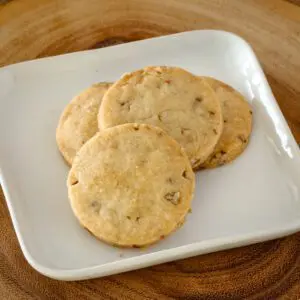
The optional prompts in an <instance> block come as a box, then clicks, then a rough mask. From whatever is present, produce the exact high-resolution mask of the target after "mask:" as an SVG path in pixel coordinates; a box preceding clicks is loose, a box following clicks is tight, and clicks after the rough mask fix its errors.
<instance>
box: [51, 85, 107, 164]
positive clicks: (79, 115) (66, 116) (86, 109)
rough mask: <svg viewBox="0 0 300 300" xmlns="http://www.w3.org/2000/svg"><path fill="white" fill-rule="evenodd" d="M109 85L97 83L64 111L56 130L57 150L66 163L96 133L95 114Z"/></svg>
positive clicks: (69, 162) (70, 162)
mask: <svg viewBox="0 0 300 300" xmlns="http://www.w3.org/2000/svg"><path fill="white" fill-rule="evenodd" d="M110 85H111V84H110V83H104V82H103V83H98V84H94V85H92V86H91V87H90V88H88V89H86V90H85V91H83V92H82V93H81V94H80V95H78V96H76V97H75V98H74V99H73V100H72V101H71V102H70V103H69V104H68V105H67V107H66V108H65V109H64V111H63V113H62V115H61V117H60V120H59V123H58V127H57V130H56V141H57V145H58V148H59V150H60V152H61V154H62V155H63V157H64V158H65V160H66V161H67V162H68V164H70V165H71V164H72V161H73V158H74V156H75V154H76V153H77V151H78V150H79V149H80V148H81V147H82V145H83V144H84V143H85V142H86V141H88V140H89V139H90V138H91V137H92V136H93V135H94V134H95V133H96V132H97V131H98V124H97V114H98V111H99V106H100V104H101V101H102V98H103V95H104V93H105V92H106V91H107V89H108V87H109V86H110Z"/></svg>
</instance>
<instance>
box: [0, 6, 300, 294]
mask: <svg viewBox="0 0 300 300" xmlns="http://www.w3.org/2000/svg"><path fill="white" fill-rule="evenodd" d="M201 28H212V29H223V30H228V31H232V32H235V33H237V34H239V35H241V36H242V37H244V38H245V39H246V40H248V41H249V42H250V43H251V44H252V46H253V48H254V49H255V51H256V53H257V55H258V57H259V59H260V61H261V62H262V65H263V68H264V70H265V72H266V74H267V77H268V80H269V82H270V84H271V87H272V89H273V92H274V94H275V96H276V99H277V100H278V102H279V105H280V107H281V109H282V111H283V113H284V115H285V117H286V118H287V120H288V123H289V125H290V127H291V129H292V132H293V134H294V136H295V138H296V140H297V141H298V142H300V97H299V96H300V1H299V0H291V1H284V0H265V1H263V0H184V1H182V0H144V1H138V0H131V1H130V0H88V1H85V0H76V1H72V0H57V1H55V0H47V1H46V0H11V1H7V0H0V66H4V65H8V64H11V63H15V62H20V61H24V60H28V59H34V58H38V57H44V56H49V55H55V54H61V53H67V52H72V51H79V50H85V49H91V48H97V47H102V46H107V45H111V44H114V43H119V42H126V41H131V40H137V39H144V38H148V37H152V36H159V35H165V34H169V33H174V32H180V31H186V30H191V29H201ZM0 88H1V87H0ZM0 238H1V239H0V295H1V299H174V298H181V299H300V233H298V234H295V235H292V236H289V237H286V238H284V239H279V240H275V241H270V242H266V243H261V244H257V245H252V246H249V247H244V248H238V249H234V250H230V251H224V252H219V253H214V254H209V255H204V256H198V257H194V258H190V259H185V260H181V261H177V262H172V263H168V264H164V265H160V266H155V267H151V268H147V269H143V270H139V271H134V272H129V273H125V274H121V275H115V276H110V277H106V278H102V279H95V280H89V281H82V282H59V281H55V280H52V279H48V278H46V277H44V276H42V275H40V274H38V273H37V272H36V271H34V270H33V269H32V268H31V267H30V266H29V265H28V264H27V262H26V261H25V259H24V257H23V255H22V253H21V250H20V247H19V245H18V242H17V239H16V235H15V233H14V230H13V228H12V224H11V220H10V217H9V214H8V211H7V207H6V204H5V200H4V196H3V194H2V193H0Z"/></svg>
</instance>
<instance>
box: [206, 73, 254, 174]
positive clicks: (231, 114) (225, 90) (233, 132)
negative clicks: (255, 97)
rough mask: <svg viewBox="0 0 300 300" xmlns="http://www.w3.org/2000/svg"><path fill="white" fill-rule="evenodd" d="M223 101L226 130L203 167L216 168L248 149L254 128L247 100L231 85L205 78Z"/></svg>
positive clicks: (224, 129)
mask: <svg viewBox="0 0 300 300" xmlns="http://www.w3.org/2000/svg"><path fill="white" fill-rule="evenodd" d="M204 78H205V79H206V81H207V83H208V84H209V85H210V86H211V87H212V89H213V90H214V91H215V92H216V94H217V97H218V98H219V99H220V101H221V105H222V109H223V118H224V128H223V132H222V135H221V137H220V140H219V142H218V144H217V146H216V148H215V150H214V152H213V154H212V155H211V156H210V157H209V158H208V159H207V160H206V161H205V163H204V164H203V165H202V166H201V167H203V168H214V167H218V166H221V165H224V164H227V163H229V162H231V161H233V160H234V159H235V158H236V157H238V156H239V155H240V154H241V153H242V152H243V151H244V149H245V148H246V146H247V144H248V141H249V136H250V133H251V128H252V110H251V107H250V104H249V103H248V102H247V101H246V99H245V98H244V97H243V96H242V95H241V94H240V93H239V92H237V91H236V90H234V89H233V88H232V87H230V86H229V85H227V84H225V83H223V82H221V81H219V80H216V79H213V78H209V77H204Z"/></svg>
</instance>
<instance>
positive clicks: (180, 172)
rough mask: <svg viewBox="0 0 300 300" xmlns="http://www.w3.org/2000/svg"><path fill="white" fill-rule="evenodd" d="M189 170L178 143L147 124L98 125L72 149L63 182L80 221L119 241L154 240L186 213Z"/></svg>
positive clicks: (190, 190)
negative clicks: (98, 128)
mask: <svg viewBox="0 0 300 300" xmlns="http://www.w3.org/2000/svg"><path fill="white" fill-rule="evenodd" d="M194 184H195V175H194V173H193V171H192V168H191V166H190V163H189V160H188V158H187V156H186V154H185V152H184V151H183V150H182V148H181V147H180V145H179V144H178V143H177V142H176V141H175V140H174V139H173V138H171V137H170V136H169V135H167V134H166V133H165V132H164V131H163V130H161V129H160V128H157V127H153V126H151V125H144V124H124V125H119V126H116V127H113V128H109V129H107V130H103V131H100V132H99V133H97V134H96V135H95V136H94V137H92V138H91V139H90V140H89V141H88V142H87V143H86V144H85V145H84V146H83V147H82V148H81V149H80V150H79V152H78V154H77V155H76V157H75V159H74V162H73V165H72V168H71V170H70V173H69V176H68V180H67V186H68V194H69V198H70V202H71V206H72V209H73V212H74V214H75V216H76V217H77V218H78V220H79V222H80V224H81V225H82V226H83V227H85V228H86V229H88V230H89V231H90V232H91V233H92V234H93V235H95V236H96V237H97V238H99V239H100V240H102V241H104V242H107V243H109V244H112V245H116V246H121V247H143V246H146V245H149V244H152V243H155V242H157V241H159V240H161V239H163V238H164V237H165V236H167V235H169V234H170V233H171V232H172V231H174V230H175V229H176V228H177V227H179V226H180V225H181V224H182V223H183V222H184V219H185V216H186V214H187V213H188V211H189V209H190V206H191V200H192V196H193V192H194Z"/></svg>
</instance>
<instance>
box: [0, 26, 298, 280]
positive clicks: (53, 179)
mask: <svg viewBox="0 0 300 300" xmlns="http://www.w3.org/2000/svg"><path fill="white" fill-rule="evenodd" d="M147 65H173V66H180V67H183V68H185V69H187V70H189V71H191V72H193V73H195V74H198V75H208V76H214V77H216V78H218V79H220V80H223V81H224V82H226V83H228V84H230V85H232V86H233V87H235V88H236V89H238V90H239V91H240V92H241V93H242V94H243V95H245V96H246V97H247V99H249V101H250V102H251V104H252V107H253V117H254V127H253V133H252V137H251V141H250V144H249V146H248V148H247V149H246V151H245V152H244V153H243V154H242V155H241V156H240V157H239V158H238V159H236V160H235V161H234V162H233V163H232V164H229V165H226V166H223V167H221V168H218V169H214V170H208V171H201V172H198V173H197V187H196V193H195V199H194V201H193V204H192V210H193V212H192V214H190V215H189V216H188V218H187V222H186V223H185V225H184V226H183V227H182V228H181V229H179V230H178V231H177V232H175V233H174V234H172V235H171V236H170V237H168V238H166V239H165V240H164V241H161V242H160V243H158V244H156V245H154V246H152V247H150V248H148V249H146V250H136V249H133V250H120V249H117V248H113V247H111V246H108V245H106V244H104V243H101V242H99V241H98V240H97V239H95V238H93V237H92V236H91V235H90V234H89V233H88V232H87V231H86V230H84V229H83V228H81V227H80V226H79V224H78V222H77V221H76V219H75V217H74V216H73V214H72V211H71V208H70V205H69V202H68V198H67V189H66V183H65V181H66V176H67V172H68V167H67V166H66V165H65V163H64V162H63V159H62V158H61V156H60V154H59V152H58V150H57V147H56V143H55V130H56V125H57V122H58V119H59V116H60V114H61V112H62V110H63V108H64V107H65V105H66V104H67V103H68V102H69V100H70V99H71V98H72V97H73V96H74V95H76V94H77V93H78V92H79V91H81V90H82V89H84V88H86V87H88V86H89V85H91V84H92V83H95V82H99V81H114V80H116V79H118V78H119V77H120V75H122V74H123V73H124V72H129V71H132V70H135V69H138V68H141V67H144V66H147ZM0 87H1V88H0V105H1V106H0V107H1V111H0V141H1V147H0V171H1V172H0V173H1V184H2V187H3V189H4V194H5V197H6V200H7V203H8V207H9V211H10V214H11V217H12V220H13V225H14V227H15V230H16V233H17V236H18V239H19V242H20V245H21V248H22V250H23V252H24V255H25V257H26V259H27V260H28V262H29V263H30V264H31V265H32V266H33V267H34V268H35V269H36V270H38V271H39V272H41V273H43V274H45V275H47V276H49V277H53V278H57V279H63V280H76V279H84V278H91V277H99V276H104V275H109V274H113V273H118V272H123V271H128V270H132V269H137V268H141V267H146V266H150V265H154V264H158V263H162V262H167V261H171V260H175V259H180V258H185V257H189V256H193V255H197V254H203V253H207V252H212V251H217V250H221V249H228V248H232V247H237V246H242V245H246V244H250V243H255V242H259V241H264V240H268V239H272V238H276V237H280V236H283V235H287V234H290V233H293V232H295V231H297V230H300V198H299V190H300V180H299V179H300V152H299V150H298V148H297V144H296V142H295V140H294V138H293V137H292V134H291V132H290V130H289V128H288V126H287V123H286V121H285V120H284V118H283V115H282V113H281V112H280V110H279V108H278V105H277V103H276V101H275V99H274V96H273V95H272V92H271V90H270V87H269V85H268V83H267V81H266V78H265V76H264V74H263V71H262V69H261V67H260V65H259V63H258V61H257V59H256V57H255V55H254V53H253V51H252V50H251V48H250V46H249V45H248V44H247V43H246V42H245V41H244V40H242V39H241V38H239V37H237V36H235V35H233V34H230V33H226V32H222V31H211V30H203V31H193V32H186V33H180V34H175V35H170V36H166V37H160V38H154V39H150V40H144V41H139V42H134V43H129V44H124V45H119V46H114V47H110V48H105V49H98V50H91V51H85V52H78V53H73V54H68V55H62V56H57V57H50V58H45V59H40V60H35V61H30V62H25V63H20V64H16V65H12V66H8V67H4V68H2V69H0Z"/></svg>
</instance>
